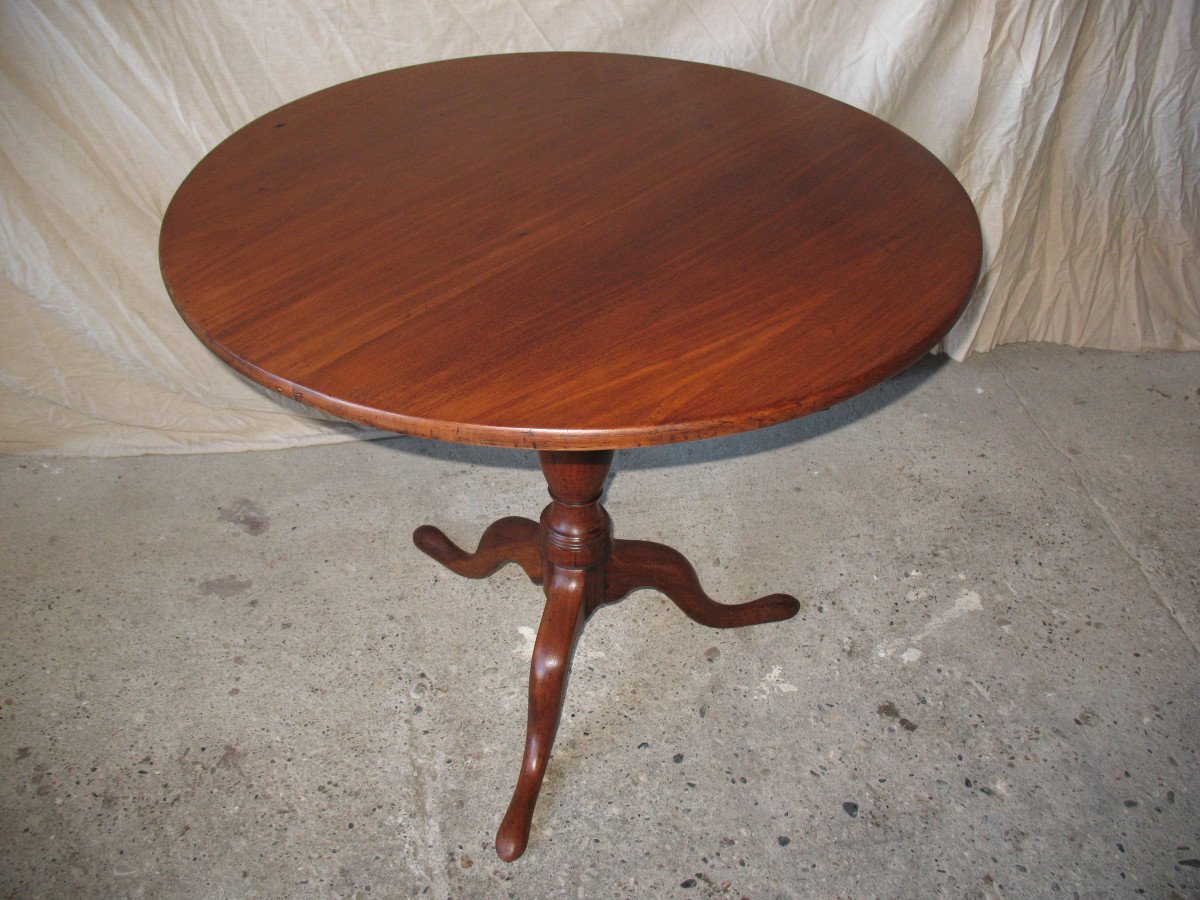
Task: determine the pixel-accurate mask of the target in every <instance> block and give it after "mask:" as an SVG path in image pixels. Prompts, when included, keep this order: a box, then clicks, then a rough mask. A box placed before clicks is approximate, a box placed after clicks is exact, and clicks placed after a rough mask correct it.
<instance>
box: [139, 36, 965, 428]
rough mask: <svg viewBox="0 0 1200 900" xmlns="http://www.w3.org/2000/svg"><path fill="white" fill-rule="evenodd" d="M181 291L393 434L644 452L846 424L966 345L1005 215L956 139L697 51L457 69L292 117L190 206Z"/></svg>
mask: <svg viewBox="0 0 1200 900" xmlns="http://www.w3.org/2000/svg"><path fill="white" fill-rule="evenodd" d="M159 250H160V260H161V264H162V271H163V277H164V280H165V282H166V285H167V289H168V291H169V292H170V294H171V297H172V299H173V301H174V303H175V305H176V307H177V308H178V310H179V312H180V314H181V315H182V316H183V318H184V320H185V321H186V322H187V324H188V325H189V326H190V327H191V328H192V330H193V331H194V332H195V333H196V334H197V335H198V336H199V338H200V339H201V340H202V341H203V342H204V343H205V344H206V345H207V346H208V347H209V348H210V349H212V350H213V351H214V352H215V353H216V354H217V355H218V356H219V357H221V358H222V359H223V360H225V361H226V362H227V363H229V364H230V365H232V366H233V367H234V368H235V369H237V370H239V371H240V372H242V373H244V374H245V375H247V376H248V377H250V378H251V379H253V380H254V381H256V382H259V383H260V384H263V385H266V386H268V387H270V388H273V389H274V390H276V391H279V392H280V393H283V394H287V395H289V396H292V397H294V398H296V399H297V400H300V401H302V402H304V403H307V404H310V405H311V406H314V407H317V408H319V409H323V410H325V411H328V412H331V413H334V414H336V415H338V416H342V417H344V418H346V419H350V420H354V421H358V422H362V423H365V424H368V425H372V426H376V427H378V428H382V429H387V430H391V431H397V432H404V433H407V434H412V435H418V436H422V437H429V438H438V439H443V440H450V441H457V442H462V443H473V444H492V445H499V446H509V447H528V448H537V449H543V450H589V449H617V448H621V447H633V446H642V445H648V444H661V443H669V442H673V441H683V440H691V439H696V438H704V437H712V436H715V435H720V434H728V433H732V432H738V431H744V430H748V429H752V428H758V427H762V426H765V425H770V424H774V423H777V422H781V421H785V420H787V419H791V418H794V417H796V416H800V415H803V414H805V413H808V412H812V411H815V410H819V409H823V408H825V407H827V406H829V405H831V404H833V403H836V402H837V401H839V400H842V399H844V398H846V397H849V396H851V395H852V394H855V393H857V392H859V391H861V390H864V389H865V388H867V387H870V386H871V385H873V384H875V383H877V382H878V381H881V380H882V379H884V378H886V377H888V376H890V375H892V374H894V373H896V372H897V371H899V370H901V369H902V368H904V367H905V366H907V365H908V364H909V363H911V362H913V361H914V360H915V359H916V358H918V357H919V356H920V355H921V354H922V353H924V352H925V351H927V350H928V349H929V348H930V347H931V346H933V345H934V344H935V343H936V342H937V341H938V340H939V339H940V338H941V337H942V335H943V334H944V333H945V332H946V331H947V330H948V329H949V328H950V326H951V325H952V324H953V323H954V321H955V319H956V318H957V317H958V315H959V314H960V312H961V311H962V307H963V305H964V303H965V302H966V299H967V297H968V295H969V293H970V291H971V289H972V287H973V285H974V282H975V279H976V276H977V274H978V270H979V265H980V253H981V241H980V231H979V223H978V219H977V217H976V215H975V211H974V209H973V207H972V205H971V202H970V200H969V199H968V197H967V195H966V193H965V192H964V191H963V189H962V187H961V186H960V185H959V184H958V182H957V181H956V180H955V178H954V177H953V175H951V173H950V172H949V171H948V170H947V169H946V168H945V167H944V166H943V165H942V164H941V163H940V162H939V161H938V160H937V159H936V158H935V157H934V156H933V155H932V154H930V153H929V152H928V151H926V150H925V149H923V148H922V147H921V146H920V145H919V144H917V143H916V142H915V141H913V140H912V139H910V138H908V137H906V136H905V135H904V134H902V133H901V132H900V131H898V130H896V129H895V128H893V127H891V126H890V125H887V124H885V123H883V122H881V121H880V120H878V119H876V118H874V117H872V116H870V115H868V114H866V113H864V112H861V111H860V110H857V109H854V108H853V107H850V106H847V105H845V104H842V103H840V102H837V101H835V100H832V99H829V98H827V97H824V96H822V95H820V94H816V93H813V92H812V91H808V90H805V89H803V88H800V87H796V86H794V85H791V84H788V83H785V82H781V81H776V80H773V79H769V78H765V77H762V76H758V75H753V74H749V73H746V72H741V71H736V70H732V69H726V68H720V67H716V66H710V65H703V64H698V63H691V62H680V61H675V60H665V59H657V58H652V57H638V56H624V55H614V54H600V53H534V54H514V55H501V56H484V57H475V58H469V59H457V60H449V61H443V62H436V63H429V64H426V65H420V66H413V67H409V68H404V69H397V70H393V71H389V72H382V73H380V74H377V75H371V76H368V77H365V78H360V79H357V80H355V81H350V82H346V83H344V84H340V85H337V86H335V87H332V88H329V89H327V90H323V91H320V92H318V93H315V94H312V95H310V96H307V97H304V98H302V99H300V100H296V101H295V102H292V103H289V104H287V105H285V106H283V107H280V108H279V109H277V110H275V111H274V112H271V113H269V114H267V115H265V116H263V117H261V118H259V119H257V120H255V121H253V122H251V123H250V124H249V125H247V126H245V127H244V128H242V129H241V130H239V131H237V132H236V133H235V134H233V135H232V136H231V137H229V138H228V139H227V140H225V141H224V142H223V143H221V144H220V145H218V146H217V147H216V148H215V149H214V150H213V151H212V152H211V153H209V154H208V155H207V156H206V157H205V158H204V159H203V160H202V161H201V162H200V163H199V164H198V165H197V166H196V168H195V169H194V170H193V171H192V172H191V174H190V175H189V176H188V177H187V179H186V180H185V181H184V183H183V184H182V186H181V187H180V188H179V191H178V192H177V193H176V195H175V197H174V199H173V200H172V201H171V204H170V207H169V208H168V210H167V213H166V217H165V220H164V223H163V227H162V234H161V239H160V247H159Z"/></svg>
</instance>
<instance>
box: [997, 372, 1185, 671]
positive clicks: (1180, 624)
mask: <svg viewBox="0 0 1200 900" xmlns="http://www.w3.org/2000/svg"><path fill="white" fill-rule="evenodd" d="M988 361H989V362H990V363H991V364H992V366H993V367H994V368H995V370H996V371H997V373H999V375H1000V377H1001V378H1002V379H1003V380H1004V383H1005V384H1006V385H1008V389H1009V390H1010V391H1012V394H1013V396H1014V397H1015V398H1016V400H1017V403H1018V404H1019V405H1020V407H1021V410H1022V412H1024V413H1025V416H1026V418H1028V419H1029V421H1030V422H1032V423H1033V427H1034V428H1036V429H1037V430H1038V432H1039V433H1040V434H1041V435H1042V437H1043V438H1044V439H1045V441H1046V443H1047V444H1048V445H1049V446H1050V448H1051V449H1053V450H1055V451H1056V452H1057V453H1059V454H1060V455H1061V456H1062V457H1063V458H1064V459H1065V460H1066V461H1067V465H1068V467H1069V468H1070V469H1071V474H1073V475H1074V476H1075V480H1076V482H1077V483H1078V485H1079V488H1080V490H1082V491H1083V495H1084V496H1085V497H1087V499H1088V500H1089V501H1090V502H1091V504H1092V506H1093V507H1095V509H1096V512H1098V513H1099V514H1100V518H1101V520H1102V521H1103V522H1104V524H1105V525H1106V526H1107V528H1108V531H1109V533H1110V534H1111V535H1112V536H1113V538H1114V540H1116V542H1117V546H1119V547H1120V548H1121V550H1122V552H1124V554H1125V555H1126V556H1127V557H1129V560H1130V562H1132V563H1133V564H1134V566H1135V567H1136V568H1137V571H1138V574H1139V575H1141V577H1142V581H1144V582H1145V584H1146V587H1148V588H1149V589H1150V593H1151V594H1153V595H1154V599H1155V600H1156V601H1157V602H1158V605H1159V606H1161V607H1162V608H1163V609H1164V610H1165V611H1166V613H1167V615H1168V616H1169V617H1170V619H1171V621H1172V622H1174V623H1175V626H1176V627H1177V628H1178V629H1179V631H1180V633H1181V634H1182V635H1183V638H1184V640H1185V641H1187V643H1188V646H1190V647H1191V648H1192V652H1193V653H1195V654H1196V655H1197V656H1200V642H1198V641H1197V639H1196V638H1195V637H1193V635H1192V634H1191V632H1190V631H1189V630H1188V628H1187V626H1186V625H1185V624H1184V621H1183V619H1182V618H1180V616H1179V613H1178V611H1177V610H1176V609H1175V607H1174V606H1172V605H1171V603H1170V601H1169V600H1168V599H1167V598H1166V597H1165V596H1164V595H1163V593H1162V592H1161V591H1159V589H1158V587H1157V586H1156V585H1155V584H1154V579H1153V578H1152V577H1151V574H1150V573H1149V572H1148V571H1147V570H1146V567H1145V566H1143V565H1142V561H1141V559H1139V558H1138V554H1137V548H1136V547H1135V546H1134V544H1133V543H1132V542H1131V541H1129V540H1128V539H1127V538H1126V537H1125V535H1124V534H1123V533H1122V531H1121V528H1120V526H1119V525H1118V524H1117V522H1116V520H1115V519H1114V518H1113V515H1112V513H1111V512H1110V510H1109V509H1108V507H1106V506H1105V505H1104V504H1103V503H1101V502H1100V499H1099V498H1098V497H1096V495H1095V494H1094V493H1093V492H1092V489H1091V487H1090V486H1089V485H1088V481H1087V479H1086V478H1085V477H1084V476H1083V473H1082V472H1080V471H1079V467H1078V466H1077V465H1075V460H1074V458H1073V457H1072V456H1071V454H1070V453H1068V452H1067V451H1066V450H1064V449H1063V448H1062V447H1060V446H1058V444H1057V443H1055V441H1054V438H1052V437H1051V436H1050V433H1049V432H1048V431H1046V429H1045V428H1043V427H1042V423H1041V422H1039V421H1038V418H1037V416H1035V415H1034V414H1033V412H1032V411H1031V410H1030V408H1029V405H1028V404H1027V403H1026V402H1025V398H1024V397H1023V396H1022V395H1021V392H1020V391H1019V390H1018V389H1017V387H1016V385H1014V384H1013V383H1012V381H1010V380H1009V377H1008V373H1007V372H1005V371H1004V367H1003V366H1001V365H1000V363H999V362H998V361H997V360H996V359H994V358H993V354H988Z"/></svg>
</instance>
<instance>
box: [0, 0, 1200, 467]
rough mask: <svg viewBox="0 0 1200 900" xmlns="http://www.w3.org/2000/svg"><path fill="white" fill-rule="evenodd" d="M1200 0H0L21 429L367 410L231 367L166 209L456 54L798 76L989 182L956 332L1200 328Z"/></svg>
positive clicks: (249, 444)
mask: <svg viewBox="0 0 1200 900" xmlns="http://www.w3.org/2000/svg"><path fill="white" fill-rule="evenodd" d="M1198 9H1200V5H1198V4H1197V2H1195V0H1177V2H1171V3H1138V2H1135V0H1111V2H1110V0H1105V2H1099V0H1096V2H1079V3H1061V2H1055V0H1011V2H980V0H926V2H923V3H919V4H917V3H912V2H911V0H869V2H867V0H864V2H856V3H846V2H844V0H791V2H770V3H763V2H760V0H670V2H668V0H606V2H599V3H597V2H594V0H453V2H442V0H396V2H384V0H345V2H340V3H336V4H333V3H329V2H318V0H254V2H250V0H164V2H161V3H159V2H155V3H151V2H148V0H142V2H131V3H119V4H118V3H112V4H99V3H90V2H89V3H79V2H72V0H57V2H56V0H39V2H31V0H6V2H5V3H3V4H0V250H2V252H0V260H2V262H3V272H0V449H4V450H9V451H23V452H51V453H66V454H87V455H118V454H132V453H144V452H187V451H202V450H241V449H250V448H260V447H274V446H291V445H297V444H305V443H317V442H326V441H332V440H342V439H345V438H347V437H354V436H362V434H363V432H362V430H360V429H357V428H356V427H354V426H351V425H349V424H347V423H342V422H336V421H333V420H331V419H329V418H327V417H323V416H321V415H320V414H318V413H315V412H313V411H311V410H309V409H307V408H304V407H300V406H299V405H297V404H294V403H291V402H289V401H286V400H283V399H281V398H279V397H278V396H276V395H273V394H267V392H265V391H263V390H262V389H260V388H258V387H256V386H254V385H252V384H250V383H249V382H247V381H245V380H244V379H242V378H241V377H240V376H238V375H236V374H234V373H233V372H232V371H231V370H228V369H227V368H226V367H225V366H224V365H223V364H221V363H220V362H218V361H217V360H216V359H215V358H214V357H212V356H211V355H210V354H209V353H208V351H207V350H205V349H204V348H203V347H202V346H201V345H200V343H199V342H198V341H197V340H196V339H195V338H194V337H193V336H192V335H191V334H190V332H188V330H187V328H186V327H185V326H184V324H183V323H182V321H181V320H180V319H179V317H178V316H177V315H176V314H175V311H174V309H173V308H172V306H171V304H170V301H169V299H168V298H167V295H166V291H165V289H164V288H163V285H162V280H161V278H160V275H159V271H158V263H157V256H156V251H157V240H158V228H159V224H160V222H161V220H162V214H163V211H164V210H165V208H166V205H167V203H168V201H169V200H170V198H171V195H172V194H173V192H174V190H175V188H176V187H177V186H178V185H179V183H180V181H181V180H182V179H183V177H184V176H185V175H186V174H187V172H188V170H189V169H190V168H191V167H192V166H193V165H195V163H196V162H197V161H198V160H199V159H200V158H201V157H202V156H203V155H204V154H205V152H207V151H208V150H209V149H211V148H212V147H213V146H214V145H215V144H216V143H218V142H219V141H220V140H221V139H223V138H224V137H225V136H227V135H228V134H229V133H230V132H231V131H233V130H234V129H236V128H238V127H240V126H241V125H243V124H245V123H246V122H248V121H249V120H251V119H253V118H255V117H257V116H259V115H262V114H263V113H266V112H268V111H269V110H271V109H273V108H275V107H276V106H279V105H280V104H282V103H285V102H287V101H289V100H292V99H295V98H296V97H299V96H302V95H304V94H307V93H310V92H311V91H314V90H317V89H319V88H322V87H326V86H328V85H331V84H335V83H337V82H340V81H345V80H347V79H349V78H354V77H358V76H360V75H365V74H369V73H371V72H376V71H380V70H383V69H389V68H395V67H397V66H404V65H411V64H415V63H421V62H428V61H431V60H436V59H444V58H450V57H458V56H473V55H478V54H484V53H505V52H517V51H536V50H600V51H610V52H623V53H638V54H648V55H654V56H667V57H675V58H680V59H691V60H696V61H700V62H709V63H715V64H718V65H724V66H731V67H734V68H738V69H745V70H748V71H753V72H757V73H760V74H763V75H767V76H770V77H772V78H779V79H782V80H785V81H789V82H792V83H795V84H800V85H803V86H805V87H808V88H811V89H813V90H816V91H820V92H821V93H824V94H828V95H830V96H833V97H836V98H838V99H840V100H843V101H845V102H847V103H850V104H853V105H855V106H858V107H860V108H862V109H865V110H867V111H868V112H871V113H873V114H874V115H877V116H879V117H880V118H883V119H885V120H886V121H888V122H891V123H892V124H893V125H895V126H897V127H898V128H900V129H901V130H903V131H905V132H907V133H908V134H910V135H911V136H913V137H914V138H916V139H917V140H918V141H920V142H921V143H923V144H924V145H925V146H927V147H928V148H929V149H930V150H932V151H933V152H934V153H935V154H936V155H937V156H938V157H939V158H940V159H941V160H942V161H943V162H945V163H946V165H947V166H948V167H949V168H950V169H951V170H952V171H953V172H954V173H955V174H956V175H957V176H958V178H959V180H960V181H961V182H962V183H963V185H964V186H965V187H966V189H967V191H968V192H969V193H970V195H971V197H972V198H973V200H974V201H975V205H976V208H977V209H978V211H979V215H980V220H981V222H982V225H983V232H984V244H985V248H984V268H983V274H982V276H981V278H980V282H979V285H978V287H977V289H976V291H975V293H974V295H973V297H972V299H971V302H970V305H969V307H968V309H967V312H966V314H965V315H964V316H963V317H962V319H961V320H960V321H959V323H958V324H957V325H956V326H955V327H954V329H953V330H952V331H951V332H950V334H949V335H948V336H947V338H946V340H945V342H944V349H945V351H946V352H947V353H949V354H950V355H951V356H953V357H954V358H955V359H960V360H961V359H963V358H964V357H965V356H966V355H967V354H968V353H970V352H973V351H986V350H988V349H990V348H992V347H995V346H997V345H998V344H1002V343H1007V342H1014V341H1030V340H1036V341H1053V342H1057V343H1063V344H1071V345H1075V346H1087V347H1102V348H1112V349H1123V350H1143V349H1156V348H1157V349H1170V350H1194V349H1198V348H1200V212H1198V209H1197V199H1198V191H1197V185H1198V182H1200V174H1198V173H1200V157H1198V155H1197V149H1198V144H1200V98H1198V87H1197V71H1198V70H1200V52H1198V50H1197V45H1196V35H1197V34H1200V13H1198Z"/></svg>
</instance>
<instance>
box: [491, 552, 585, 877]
mask: <svg viewBox="0 0 1200 900" xmlns="http://www.w3.org/2000/svg"><path fill="white" fill-rule="evenodd" d="M587 575H588V572H587V570H585V569H559V568H556V569H554V570H553V574H552V575H551V576H550V578H549V579H548V580H547V582H546V609H545V612H543V613H542V623H541V625H540V626H539V627H538V634H537V640H536V641H535V642H534V645H533V662H532V663H531V664H530V666H529V721H528V725H527V727H526V733H525V755H524V758H523V759H522V761H521V774H520V775H519V776H518V777H517V787H516V790H514V791H513V796H512V800H511V802H510V803H509V804H508V812H506V813H505V814H504V821H502V822H501V823H500V830H499V831H498V832H497V833H496V853H497V854H498V855H499V856H500V858H501V859H502V860H504V861H505V862H512V861H513V860H514V859H516V858H517V857H518V856H520V855H521V854H522V853H524V852H525V845H526V844H527V843H528V842H529V826H530V823H531V822H532V820H533V808H534V805H535V804H536V803H537V798H538V793H539V792H540V791H541V789H542V778H543V777H544V776H545V774H546V763H547V762H549V760H550V748H551V747H552V746H553V745H554V735H555V734H556V733H557V732H558V720H559V716H560V715H561V714H562V707H563V696H564V694H565V693H566V690H567V675H568V674H569V673H570V668H571V654H572V653H573V652H574V649H575V641H576V639H577V638H578V637H579V633H580V632H581V631H582V630H583V623H584V619H585V616H584V605H585V604H584V600H585V598H586V596H587V588H586V586H585V581H586V578H587Z"/></svg>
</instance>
